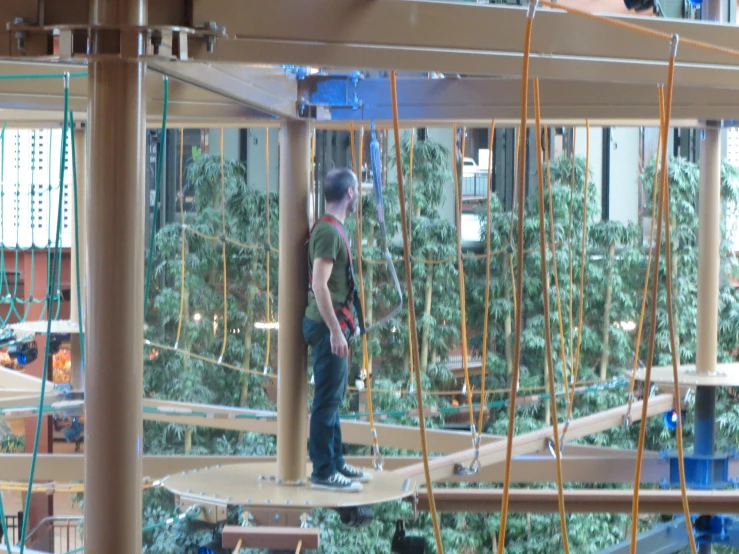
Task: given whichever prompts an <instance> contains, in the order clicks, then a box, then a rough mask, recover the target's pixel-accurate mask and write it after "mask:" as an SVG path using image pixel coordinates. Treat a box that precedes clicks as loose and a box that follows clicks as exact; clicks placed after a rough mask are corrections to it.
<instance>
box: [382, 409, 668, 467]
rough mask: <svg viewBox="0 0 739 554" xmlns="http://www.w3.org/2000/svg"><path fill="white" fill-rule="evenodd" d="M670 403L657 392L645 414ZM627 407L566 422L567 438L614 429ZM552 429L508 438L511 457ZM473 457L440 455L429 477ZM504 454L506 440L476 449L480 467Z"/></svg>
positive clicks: (470, 453) (470, 452)
mask: <svg viewBox="0 0 739 554" xmlns="http://www.w3.org/2000/svg"><path fill="white" fill-rule="evenodd" d="M642 403H643V401H640V402H635V403H634V404H633V406H632V408H631V418H632V421H637V420H638V419H639V418H641V411H642ZM672 405H673V398H672V396H670V395H667V394H665V395H660V396H655V397H654V398H650V399H649V403H648V408H647V417H650V416H653V415H656V414H661V413H664V412H666V411H667V410H669V409H670V408H671V407H672ZM627 410H628V407H627V406H620V407H618V408H612V409H610V410H606V411H603V412H599V413H596V414H592V415H588V416H585V417H581V418H578V419H575V420H572V422H571V423H570V425H569V429H568V431H567V435H566V438H567V440H575V439H578V438H582V437H586V436H588V435H591V434H593V433H599V432H601V431H606V430H608V429H613V428H614V427H617V426H619V425H621V424H622V423H623V418H624V416H625V415H626V413H627ZM552 432H553V429H552V427H551V426H549V427H544V428H542V429H538V430H536V431H531V432H529V433H524V434H522V435H518V436H516V437H513V440H512V441H511V444H512V450H511V456H521V455H524V454H530V453H532V452H535V451H537V450H539V449H541V448H542V447H543V444H544V442H545V441H546V440H547V439H549V438H551V436H552ZM474 457H475V450H474V449H467V450H465V451H460V452H455V453H454V454H449V455H447V456H443V457H441V458H437V459H435V460H433V461H431V462H430V463H429V470H430V473H431V479H432V480H434V481H443V480H446V479H449V478H450V477H453V476H454V475H455V466H456V465H457V464H469V462H470V461H471V460H472V459H473V458H474ZM506 457H507V441H498V442H495V443H492V444H486V445H483V446H481V447H480V449H479V458H478V459H479V462H480V465H481V466H483V467H484V466H486V465H491V464H496V463H500V462H502V461H504V460H505V459H506ZM397 473H400V474H402V475H404V476H405V477H408V478H417V477H419V476H421V475H423V474H424V464H422V463H418V464H415V465H412V466H408V467H405V468H403V469H400V470H398V471H397Z"/></svg>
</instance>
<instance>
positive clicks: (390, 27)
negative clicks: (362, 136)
mask: <svg viewBox="0 0 739 554" xmlns="http://www.w3.org/2000/svg"><path fill="white" fill-rule="evenodd" d="M526 14H527V9H526V8H524V7H513V6H502V5H491V4H461V3H456V2H455V3H445V2H431V1H424V0H414V1H412V2H409V1H407V0H383V1H382V2H367V1H365V0H347V1H345V2H341V3H337V2H336V1H335V0H313V1H311V2H294V1H293V0H251V1H250V2H249V9H244V8H243V5H242V4H239V3H234V2H232V1H231V0H194V2H193V20H194V22H195V23H196V24H197V23H201V22H203V21H216V22H217V23H218V24H220V25H225V26H226V31H227V33H228V36H229V37H231V38H237V39H251V40H260V41H268V42H270V43H274V42H281V43H285V44H288V45H291V47H292V48H295V49H301V48H305V47H306V44H310V43H312V44H325V45H327V46H329V47H330V48H331V49H332V50H335V51H338V50H342V49H345V48H351V46H347V45H359V46H373V47H378V46H379V47H390V50H388V49H378V50H377V52H376V53H375V56H374V57H373V58H372V60H365V63H367V62H371V67H377V68H385V69H392V68H394V67H395V65H394V53H393V51H394V50H395V49H399V50H402V49H417V50H420V51H421V53H422V54H421V55H423V56H424V59H425V60H426V64H427V67H428V70H436V68H437V66H436V62H435V58H436V57H437V56H438V55H439V53H438V51H439V49H442V50H452V51H461V52H463V53H465V54H469V53H474V52H519V53H520V52H522V51H523V46H524V44H523V42H524V41H523V36H524V30H525V27H526ZM611 17H612V18H613V19H616V20H619V21H623V22H628V23H632V24H634V25H638V26H642V27H644V28H645V29H649V30H651V31H657V32H660V33H664V34H666V35H672V34H673V33H677V34H678V35H680V37H681V38H683V39H684V38H691V39H694V40H699V41H704V42H709V43H714V44H716V45H718V46H721V47H724V48H728V49H732V48H735V47H736V46H737V44H739V29H737V28H736V27H735V26H729V25H720V24H715V23H707V22H702V21H701V22H697V21H685V20H677V19H664V18H642V17H635V16H625V15H620V16H611ZM227 42H228V41H227V40H226V41H223V40H219V41H218V43H217V44H216V48H215V52H214V53H213V54H212V55H209V54H207V53H205V52H204V50H203V49H202V47H201V48H200V50H199V51H194V52H193V53H192V55H193V57H196V58H201V59H208V58H211V59H213V60H217V59H218V52H219V50H220V49H221V48H222V47H223V44H225V43H227ZM668 43H669V40H666V39H663V38H656V37H654V36H650V35H646V34H643V33H637V32H634V31H630V30H626V29H623V28H620V27H615V26H613V25H610V24H608V23H605V22H602V21H596V20H593V19H588V18H584V17H580V16H577V15H571V14H567V13H565V12H563V11H560V10H551V9H545V8H540V9H539V10H538V11H537V14H536V18H535V20H534V26H533V35H532V43H531V52H532V53H535V54H541V55H547V56H552V55H554V56H573V57H590V58H610V59H613V60H618V59H620V60H632V61H634V60H646V61H651V62H665V61H666V60H667V58H668V55H669V47H668ZM195 50H197V48H195ZM678 61H680V62H685V63H695V64H705V65H730V66H738V65H739V58H737V57H734V56H731V55H728V54H725V53H716V52H708V51H705V50H700V49H697V48H694V47H691V46H688V45H685V44H683V45H681V46H680V47H679V49H678ZM283 63H287V61H285V62H283ZM312 65H323V61H321V60H318V59H316V61H315V62H313V64H312ZM470 73H473V74H478V73H479V74H484V75H490V74H495V68H494V67H492V66H491V65H490V64H484V63H481V64H480V71H472V72H470ZM623 79H625V80H628V75H626V74H623V73H615V72H614V73H613V74H612V75H611V77H610V79H609V80H610V81H619V80H623Z"/></svg>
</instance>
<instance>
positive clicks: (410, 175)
mask: <svg viewBox="0 0 739 554" xmlns="http://www.w3.org/2000/svg"><path fill="white" fill-rule="evenodd" d="M415 134H416V133H415V131H414V130H413V129H411V147H410V148H411V151H410V155H409V157H408V208H409V209H408V228H409V229H410V233H411V239H412V238H413V149H414V144H413V140H414V138H415ZM403 215H405V214H403ZM411 245H412V241H411ZM410 255H411V256H413V249H412V248H411V251H410ZM410 328H411V319H410V313H409V314H408V329H409V330H410ZM408 353H409V359H408V373H409V377H410V383H411V384H410V388H412V387H413V372H414V371H416V370H417V368H416V367H415V366H414V365H413V341H411V334H410V332H409V333H408ZM434 361H436V360H434ZM409 392H413V391H412V390H410V391H409Z"/></svg>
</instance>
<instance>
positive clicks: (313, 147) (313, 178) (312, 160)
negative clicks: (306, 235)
mask: <svg viewBox="0 0 739 554" xmlns="http://www.w3.org/2000/svg"><path fill="white" fill-rule="evenodd" d="M310 191H311V200H312V202H311V206H310V210H308V213H309V216H310V217H309V219H310V225H311V226H313V222H314V221H315V219H316V130H315V129H313V130H311V135H310Z"/></svg>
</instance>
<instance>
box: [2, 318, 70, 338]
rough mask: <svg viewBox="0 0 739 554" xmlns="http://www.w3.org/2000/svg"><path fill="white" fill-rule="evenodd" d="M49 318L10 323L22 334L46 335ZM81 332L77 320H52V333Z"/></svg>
mask: <svg viewBox="0 0 739 554" xmlns="http://www.w3.org/2000/svg"><path fill="white" fill-rule="evenodd" d="M48 325H49V322H48V320H45V319H42V320H38V321H23V322H22V323H13V324H11V325H9V327H10V328H11V329H13V331H15V332H16V333H21V334H34V335H45V334H46V332H47V330H48ZM79 332H80V326H79V324H78V323H77V322H76V321H70V320H68V319H67V320H64V319H54V320H52V321H51V333H52V334H57V335H75V334H78V333H79Z"/></svg>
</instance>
